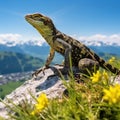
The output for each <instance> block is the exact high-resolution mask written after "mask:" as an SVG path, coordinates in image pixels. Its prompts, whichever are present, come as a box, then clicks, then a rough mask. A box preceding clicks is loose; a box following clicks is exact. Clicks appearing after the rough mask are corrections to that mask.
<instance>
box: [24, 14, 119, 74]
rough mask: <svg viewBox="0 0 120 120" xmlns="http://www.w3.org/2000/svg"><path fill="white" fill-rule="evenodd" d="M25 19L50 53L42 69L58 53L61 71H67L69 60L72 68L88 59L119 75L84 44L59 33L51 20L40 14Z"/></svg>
mask: <svg viewBox="0 0 120 120" xmlns="http://www.w3.org/2000/svg"><path fill="white" fill-rule="evenodd" d="M25 19H26V21H27V22H28V23H30V24H31V25H32V26H33V27H34V28H35V29H36V30H37V31H38V32H39V33H40V34H41V36H42V37H43V38H44V39H45V40H46V42H47V43H48V44H49V46H50V53H49V55H48V58H47V60H46V63H45V66H44V67H43V69H46V68H48V67H49V65H50V63H51V62H52V60H53V58H54V55H55V52H58V53H60V54H61V55H63V56H64V67H63V71H65V70H69V68H70V58H71V61H72V66H78V63H79V61H80V60H81V59H84V58H88V59H91V60H94V61H97V62H98V63H99V66H100V67H102V68H104V69H106V70H109V71H111V72H112V73H114V74H116V75H118V74H120V70H119V69H118V68H116V67H114V66H112V65H111V64H109V63H107V62H106V61H105V60H104V59H103V58H101V57H99V55H97V54H96V53H95V52H93V51H92V50H91V49H90V48H88V47H87V46H86V45H85V44H83V43H81V42H80V41H78V40H76V39H74V38H72V37H71V36H68V35H66V34H64V33H62V32H60V31H59V30H58V29H57V28H56V27H55V25H54V23H53V21H52V19H50V18H49V17H47V16H45V15H43V14H40V13H34V14H28V15H26V16H25ZM40 71H41V69H39V70H37V71H36V72H35V73H34V75H35V76H37V75H38V74H39V73H40Z"/></svg>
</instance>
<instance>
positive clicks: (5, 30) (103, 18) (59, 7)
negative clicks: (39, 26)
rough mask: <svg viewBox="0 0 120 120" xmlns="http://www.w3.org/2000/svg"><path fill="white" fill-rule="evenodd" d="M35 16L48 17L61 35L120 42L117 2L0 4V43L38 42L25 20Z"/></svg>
mask: <svg viewBox="0 0 120 120" xmlns="http://www.w3.org/2000/svg"><path fill="white" fill-rule="evenodd" d="M36 12H40V13H42V14H44V15H47V16H49V17H51V18H52V19H53V21H54V23H55V25H56V27H57V28H58V29H59V30H60V31H62V32H64V33H66V34H69V35H73V36H77V37H78V38H80V39H82V38H84V39H88V40H90V39H93V38H95V39H97V38H96V37H98V38H99V37H100V38H101V39H102V38H103V40H105V39H111V38H114V39H111V40H113V41H114V40H117V41H120V0H1V1H0V39H3V38H4V37H6V35H9V34H10V35H11V36H12V35H16V36H17V37H19V36H21V39H23V40H25V39H32V38H36V39H39V37H40V35H39V34H38V33H37V31H36V30H35V29H34V28H33V27H32V26H30V25H29V24H28V23H27V22H26V21H25V19H24V16H25V15H26V14H28V13H36ZM1 35H2V37H1ZM11 39H12V38H11ZM13 39H15V38H14V37H13ZM19 39H20V38H19ZM16 40H17V39H16Z"/></svg>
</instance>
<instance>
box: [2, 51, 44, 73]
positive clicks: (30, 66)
mask: <svg viewBox="0 0 120 120" xmlns="http://www.w3.org/2000/svg"><path fill="white" fill-rule="evenodd" d="M43 63H44V61H43V60H42V59H40V58H35V57H32V56H30V55H26V54H21V53H14V52H0V74H7V73H15V72H26V71H32V70H35V69H37V68H39V67H41V66H42V65H43Z"/></svg>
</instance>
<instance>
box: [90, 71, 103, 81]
mask: <svg viewBox="0 0 120 120" xmlns="http://www.w3.org/2000/svg"><path fill="white" fill-rule="evenodd" d="M101 77H102V75H101V73H100V71H97V73H93V76H92V77H90V79H91V80H92V82H93V83H96V82H98V81H100V80H101Z"/></svg>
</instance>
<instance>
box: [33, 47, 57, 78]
mask: <svg viewBox="0 0 120 120" xmlns="http://www.w3.org/2000/svg"><path fill="white" fill-rule="evenodd" d="M54 55H55V50H54V49H53V48H50V53H49V55H48V57H47V60H46V63H45V66H44V67H42V68H40V69H38V70H36V71H35V72H34V73H33V74H32V76H37V75H38V74H39V73H40V72H41V71H43V73H44V70H45V69H46V68H48V67H49V65H50V63H51V61H52V60H53V58H54Z"/></svg>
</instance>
